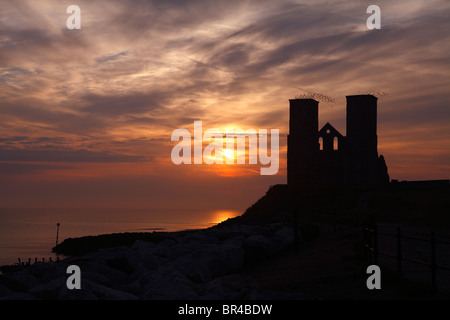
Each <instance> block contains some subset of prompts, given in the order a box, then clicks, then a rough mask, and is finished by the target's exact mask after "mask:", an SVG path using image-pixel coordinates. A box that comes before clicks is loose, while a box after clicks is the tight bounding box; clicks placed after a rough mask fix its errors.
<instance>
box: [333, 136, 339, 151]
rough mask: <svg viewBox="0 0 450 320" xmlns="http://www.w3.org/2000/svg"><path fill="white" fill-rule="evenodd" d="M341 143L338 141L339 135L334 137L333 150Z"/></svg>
mask: <svg viewBox="0 0 450 320" xmlns="http://www.w3.org/2000/svg"><path fill="white" fill-rule="evenodd" d="M338 148H339V143H338V137H334V138H333V150H338Z"/></svg>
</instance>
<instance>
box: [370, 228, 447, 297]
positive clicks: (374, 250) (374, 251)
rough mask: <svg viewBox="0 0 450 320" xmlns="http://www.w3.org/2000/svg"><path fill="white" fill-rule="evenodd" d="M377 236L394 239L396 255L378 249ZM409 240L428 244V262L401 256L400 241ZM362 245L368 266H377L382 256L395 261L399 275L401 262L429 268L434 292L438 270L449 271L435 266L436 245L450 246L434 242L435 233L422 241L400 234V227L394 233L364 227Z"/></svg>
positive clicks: (441, 242)
mask: <svg viewBox="0 0 450 320" xmlns="http://www.w3.org/2000/svg"><path fill="white" fill-rule="evenodd" d="M379 236H386V237H391V238H394V239H395V242H396V243H395V245H394V246H395V247H396V253H395V254H393V253H389V252H382V251H380V250H379V249H378V238H379ZM404 239H409V240H415V241H421V242H424V243H428V245H429V248H430V252H429V253H430V255H429V261H427V262H425V261H420V260H416V259H413V258H411V257H405V256H404V255H403V250H402V242H403V241H402V240H404ZM363 244H364V247H365V248H366V254H367V257H366V258H367V262H368V263H369V264H378V258H379V255H384V256H388V257H392V258H394V259H396V261H397V272H398V273H399V274H402V271H403V270H402V268H403V265H402V262H403V261H408V262H412V263H416V264H420V265H424V266H427V267H429V268H430V277H431V287H432V289H433V290H434V291H436V290H437V283H436V273H437V270H438V269H441V270H448V271H450V267H447V266H442V265H438V264H437V259H436V244H444V245H450V242H447V241H440V240H436V235H435V232H431V234H430V238H429V239H423V238H418V237H412V236H409V235H405V234H402V231H401V229H400V227H397V230H396V233H395V234H394V233H388V232H380V231H379V230H378V228H377V225H376V224H374V225H373V226H371V227H368V226H366V227H364V228H363Z"/></svg>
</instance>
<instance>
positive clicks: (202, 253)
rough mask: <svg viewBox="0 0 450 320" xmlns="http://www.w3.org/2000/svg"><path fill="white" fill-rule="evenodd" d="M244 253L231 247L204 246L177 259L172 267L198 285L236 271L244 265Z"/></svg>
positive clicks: (238, 248)
mask: <svg viewBox="0 0 450 320" xmlns="http://www.w3.org/2000/svg"><path fill="white" fill-rule="evenodd" d="M243 259H244V251H243V249H242V248H240V247H236V246H230V245H216V244H204V245H202V246H199V247H197V249H196V250H194V251H192V252H190V253H189V254H186V255H184V256H181V257H178V258H177V259H175V260H174V261H173V262H172V263H171V265H172V266H173V267H174V268H176V269H178V270H180V271H181V272H182V273H183V274H184V275H185V276H187V277H188V278H189V279H191V280H192V281H194V282H196V283H201V282H207V281H211V280H212V279H214V278H215V277H218V276H221V275H224V274H227V273H230V272H233V271H236V270H237V269H239V268H241V267H242V265H243V261H244V260H243Z"/></svg>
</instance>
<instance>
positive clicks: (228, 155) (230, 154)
mask: <svg viewBox="0 0 450 320" xmlns="http://www.w3.org/2000/svg"><path fill="white" fill-rule="evenodd" d="M223 154H224V155H225V157H226V158H227V159H234V151H233V150H229V149H223Z"/></svg>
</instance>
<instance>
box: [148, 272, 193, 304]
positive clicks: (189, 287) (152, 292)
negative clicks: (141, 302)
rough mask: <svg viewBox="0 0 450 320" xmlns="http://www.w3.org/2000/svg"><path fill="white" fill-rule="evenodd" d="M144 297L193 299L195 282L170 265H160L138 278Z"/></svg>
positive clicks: (153, 298)
mask: <svg viewBox="0 0 450 320" xmlns="http://www.w3.org/2000/svg"><path fill="white" fill-rule="evenodd" d="M140 282H141V286H142V287H143V289H144V298H145V299H152V300H180V299H183V300H195V299H197V298H198V293H197V291H196V289H195V284H194V283H193V282H192V281H190V280H189V279H188V278H187V277H186V276H184V275H183V274H182V273H181V272H179V271H178V270H176V269H174V268H172V267H160V268H158V269H157V270H155V271H153V272H151V273H147V274H145V275H143V277H142V278H141V280H140Z"/></svg>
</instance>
